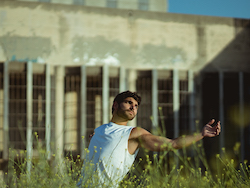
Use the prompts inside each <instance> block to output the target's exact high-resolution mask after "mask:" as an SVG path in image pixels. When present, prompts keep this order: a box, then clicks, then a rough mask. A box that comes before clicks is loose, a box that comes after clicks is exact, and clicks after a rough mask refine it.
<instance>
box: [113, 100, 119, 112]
mask: <svg viewBox="0 0 250 188" xmlns="http://www.w3.org/2000/svg"><path fill="white" fill-rule="evenodd" d="M118 107H119V104H118V102H116V101H115V102H114V103H113V108H114V110H117V109H118Z"/></svg>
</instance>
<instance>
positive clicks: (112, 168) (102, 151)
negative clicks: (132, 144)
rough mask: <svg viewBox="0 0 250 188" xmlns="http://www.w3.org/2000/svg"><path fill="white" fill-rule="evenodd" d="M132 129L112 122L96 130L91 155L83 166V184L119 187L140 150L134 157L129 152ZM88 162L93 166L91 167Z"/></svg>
mask: <svg viewBox="0 0 250 188" xmlns="http://www.w3.org/2000/svg"><path fill="white" fill-rule="evenodd" d="M132 129H133V127H130V126H124V125H117V124H115V123H112V122H110V123H109V124H104V125H101V126H100V127H98V128H96V129H95V135H94V136H93V137H92V139H91V141H90V144H89V155H88V157H86V160H85V161H84V165H83V174H82V175H83V180H84V181H83V182H86V181H93V182H92V183H91V184H92V186H94V187H105V185H106V186H107V187H118V185H119V182H120V181H121V180H122V179H123V178H124V176H125V175H126V174H127V172H128V171H129V169H130V167H131V166H132V164H133V162H134V160H135V157H136V155H137V153H138V149H137V150H136V152H135V153H134V154H133V155H131V154H130V153H129V152H128V139H129V136H130V133H131V130H132ZM88 161H91V163H93V164H92V165H89V164H88ZM83 182H82V183H83ZM79 183H81V181H80V182H79ZM78 185H79V184H78Z"/></svg>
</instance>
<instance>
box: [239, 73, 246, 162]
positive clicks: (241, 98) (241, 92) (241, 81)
mask: <svg viewBox="0 0 250 188" xmlns="http://www.w3.org/2000/svg"><path fill="white" fill-rule="evenodd" d="M239 101H240V102H239V103H240V104H239V117H240V143H241V145H240V146H241V148H240V151H241V152H240V154H241V155H240V160H241V162H243V161H244V157H245V150H244V148H245V142H244V140H245V138H244V74H243V72H239Z"/></svg>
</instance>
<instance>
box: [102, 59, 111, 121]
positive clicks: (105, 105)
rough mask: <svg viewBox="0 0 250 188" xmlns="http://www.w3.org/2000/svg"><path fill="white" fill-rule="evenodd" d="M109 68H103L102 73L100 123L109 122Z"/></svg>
mask: <svg viewBox="0 0 250 188" xmlns="http://www.w3.org/2000/svg"><path fill="white" fill-rule="evenodd" d="M109 110H110V109H109V67H108V65H107V64H105V65H104V66H103V71H102V116H103V119H102V122H103V124H104V123H108V122H109Z"/></svg>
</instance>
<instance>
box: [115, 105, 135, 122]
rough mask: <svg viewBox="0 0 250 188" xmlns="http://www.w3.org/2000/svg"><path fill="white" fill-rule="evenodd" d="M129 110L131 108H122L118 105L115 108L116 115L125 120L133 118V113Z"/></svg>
mask: <svg viewBox="0 0 250 188" xmlns="http://www.w3.org/2000/svg"><path fill="white" fill-rule="evenodd" d="M131 112H132V111H131V110H122V109H121V108H120V106H119V107H118V110H117V115H118V116H119V117H121V118H123V119H125V120H132V119H134V117H135V114H134V112H132V113H131Z"/></svg>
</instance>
